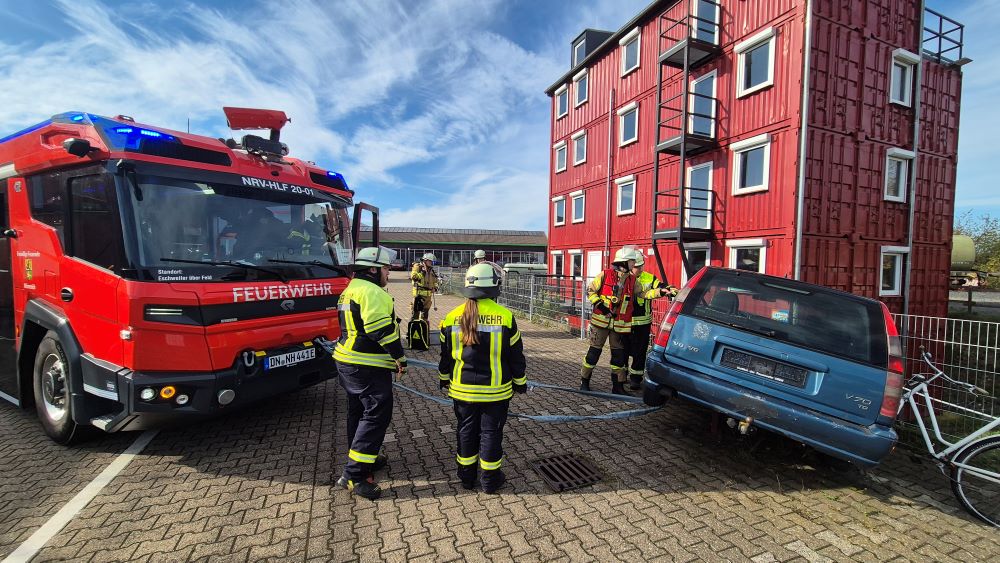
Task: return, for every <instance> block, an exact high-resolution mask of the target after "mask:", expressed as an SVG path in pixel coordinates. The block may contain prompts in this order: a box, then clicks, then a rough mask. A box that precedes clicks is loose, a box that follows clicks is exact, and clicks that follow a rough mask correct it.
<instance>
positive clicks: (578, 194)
mask: <svg viewBox="0 0 1000 563" xmlns="http://www.w3.org/2000/svg"><path fill="white" fill-rule="evenodd" d="M578 199H579V200H581V201H582V202H583V205H582V209H581V210H580V217H579V218H577V216H576V200H578ZM569 202H570V204H569V214H570V218H571V221H572V222H573V223H583V221H584V220H585V219H586V218H587V197H586V195H585V194H584V193H583V190H577V191H575V192H570V194H569Z"/></svg>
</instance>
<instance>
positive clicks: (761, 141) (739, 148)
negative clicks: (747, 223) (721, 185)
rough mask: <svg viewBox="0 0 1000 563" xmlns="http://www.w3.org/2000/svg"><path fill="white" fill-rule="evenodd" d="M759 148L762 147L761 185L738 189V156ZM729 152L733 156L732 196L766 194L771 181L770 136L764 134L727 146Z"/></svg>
mask: <svg viewBox="0 0 1000 563" xmlns="http://www.w3.org/2000/svg"><path fill="white" fill-rule="evenodd" d="M759 147H764V178H763V183H762V184H760V185H758V186H750V187H747V188H740V155H741V154H743V153H745V152H747V151H750V150H753V149H756V148H759ZM729 151H730V152H731V153H732V155H733V158H732V167H733V190H732V193H733V195H743V194H752V193H756V192H766V191H767V189H768V186H769V184H770V181H771V135H770V134H768V133H764V134H762V135H757V136H756V137H750V138H749V139H745V140H743V141H739V142H737V143H733V144H731V145H729Z"/></svg>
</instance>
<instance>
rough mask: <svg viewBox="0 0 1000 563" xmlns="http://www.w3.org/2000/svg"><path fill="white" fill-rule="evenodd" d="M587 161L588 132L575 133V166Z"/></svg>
mask: <svg viewBox="0 0 1000 563" xmlns="http://www.w3.org/2000/svg"><path fill="white" fill-rule="evenodd" d="M584 162H587V132H586V131H584V130H581V131H577V132H576V133H573V166H576V165H577V164H583V163H584Z"/></svg>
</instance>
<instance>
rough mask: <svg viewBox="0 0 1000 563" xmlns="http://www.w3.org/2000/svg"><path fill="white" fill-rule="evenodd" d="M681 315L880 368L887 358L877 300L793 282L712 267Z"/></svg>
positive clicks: (882, 324) (688, 299) (882, 323)
mask: <svg viewBox="0 0 1000 563" xmlns="http://www.w3.org/2000/svg"><path fill="white" fill-rule="evenodd" d="M682 313H683V314H685V315H689V316H692V317H697V318H699V319H703V320H706V321H712V322H715V323H720V324H723V325H726V326H730V327H733V328H736V329H739V330H743V331H746V332H751V333H754V334H758V335H763V336H766V337H768V338H773V339H775V340H780V341H782V342H787V343H789V344H792V345H795V346H801V347H804V348H809V349H812V350H816V351H819V352H823V353H826V354H830V355H833V356H838V357H842V358H846V359H849V360H852V361H857V362H863V363H866V364H871V365H874V366H877V367H885V366H886V363H887V359H888V358H887V349H886V336H885V326H884V321H883V319H882V310H881V307H880V306H879V304H878V303H877V302H875V301H871V300H867V299H862V298H859V297H854V296H852V295H849V294H845V293H840V292H836V291H832V290H826V289H823V288H820V287H817V286H813V285H808V284H803V283H800V282H796V281H793V280H785V279H781V278H772V277H768V276H757V275H753V274H746V273H737V272H736V271H732V272H730V271H718V270H708V271H706V272H705V275H704V276H702V278H701V280H700V281H699V283H698V284H697V286H696V287H694V288H692V289H691V294H690V295H689V296H688V298H687V299H686V300H685V301H684V308H683V309H682Z"/></svg>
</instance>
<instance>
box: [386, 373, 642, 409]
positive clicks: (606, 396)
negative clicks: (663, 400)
mask: <svg viewBox="0 0 1000 563" xmlns="http://www.w3.org/2000/svg"><path fill="white" fill-rule="evenodd" d="M407 365H410V366H415V367H422V368H427V369H433V370H437V364H434V363H431V362H427V361H424V360H411V359H407ZM392 385H393V386H394V387H396V388H397V389H400V390H403V391H406V392H407V393H412V394H414V395H416V396H418V397H422V398H424V399H428V400H430V401H434V402H435V403H438V404H441V405H446V406H451V404H452V400H451V399H448V398H445V397H436V396H434V395H429V394H427V393H424V392H422V391H418V390H416V389H414V388H412V387H407V386H406V385H403V384H402V383H393V384H392ZM536 387H537V388H540V389H552V390H554V391H564V392H567V393H576V394H579V395H587V396H590V397H595V398H599V399H608V400H612V401H623V402H626V403H642V399H640V398H639V397H632V396H630V395H614V394H611V393H602V392H600V391H581V390H580V389H573V388H572V387H563V386H561V385H550V384H548V383H538V382H536V381H529V382H528V388H529V389H532V388H536ZM658 410H660V407H646V408H643V409H633V410H628V411H618V412H611V413H605V414H592V415H573V414H523V413H517V412H512V413H510V415H509V416H512V417H514V418H521V419H525V420H534V421H535V422H579V421H583V420H614V419H621V418H632V417H634V416H642V415H644V414H649V413H651V412H655V411H658Z"/></svg>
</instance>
